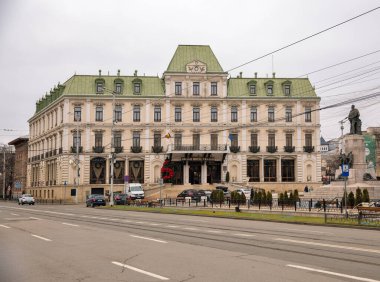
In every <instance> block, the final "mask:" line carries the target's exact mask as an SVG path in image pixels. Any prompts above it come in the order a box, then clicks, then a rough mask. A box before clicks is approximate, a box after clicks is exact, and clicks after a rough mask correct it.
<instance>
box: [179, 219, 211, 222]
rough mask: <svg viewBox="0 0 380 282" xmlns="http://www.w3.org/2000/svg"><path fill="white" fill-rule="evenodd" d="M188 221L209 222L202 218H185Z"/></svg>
mask: <svg viewBox="0 0 380 282" xmlns="http://www.w3.org/2000/svg"><path fill="white" fill-rule="evenodd" d="M184 220H186V221H194V222H208V221H207V220H200V219H184Z"/></svg>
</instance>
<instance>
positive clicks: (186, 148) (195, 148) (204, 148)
mask: <svg viewBox="0 0 380 282" xmlns="http://www.w3.org/2000/svg"><path fill="white" fill-rule="evenodd" d="M171 151H177V152H178V151H182V152H210V151H217V152H225V153H226V152H227V145H218V144H215V145H214V144H212V145H211V144H210V145H175V144H174V145H170V146H169V150H168V153H170V152H171Z"/></svg>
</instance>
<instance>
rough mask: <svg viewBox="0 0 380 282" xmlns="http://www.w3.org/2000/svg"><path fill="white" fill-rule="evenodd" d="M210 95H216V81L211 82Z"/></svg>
mask: <svg viewBox="0 0 380 282" xmlns="http://www.w3.org/2000/svg"><path fill="white" fill-rule="evenodd" d="M210 95H211V96H218V82H216V81H212V82H211V88H210Z"/></svg>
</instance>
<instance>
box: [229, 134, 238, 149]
mask: <svg viewBox="0 0 380 282" xmlns="http://www.w3.org/2000/svg"><path fill="white" fill-rule="evenodd" d="M230 140H231V146H232V147H237V146H239V135H238V134H230Z"/></svg>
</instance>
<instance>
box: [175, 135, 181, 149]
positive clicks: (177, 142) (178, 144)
mask: <svg viewBox="0 0 380 282" xmlns="http://www.w3.org/2000/svg"><path fill="white" fill-rule="evenodd" d="M181 146H182V134H181V133H176V134H174V149H175V150H180V149H181Z"/></svg>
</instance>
